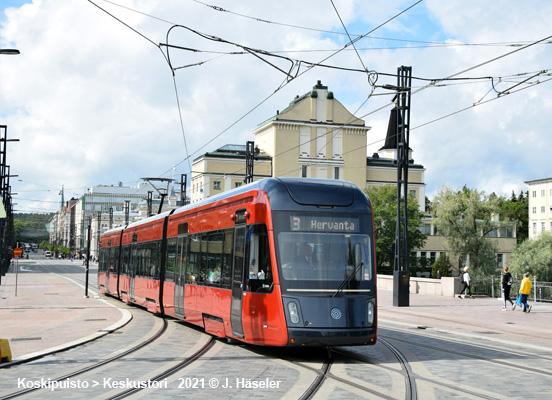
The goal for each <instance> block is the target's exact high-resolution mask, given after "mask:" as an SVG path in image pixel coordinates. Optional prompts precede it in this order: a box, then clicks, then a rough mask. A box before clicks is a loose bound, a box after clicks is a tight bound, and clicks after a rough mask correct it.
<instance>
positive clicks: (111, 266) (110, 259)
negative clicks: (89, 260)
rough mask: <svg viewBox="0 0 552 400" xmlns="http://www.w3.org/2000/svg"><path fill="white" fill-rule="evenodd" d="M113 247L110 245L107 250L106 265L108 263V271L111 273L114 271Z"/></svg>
mask: <svg viewBox="0 0 552 400" xmlns="http://www.w3.org/2000/svg"><path fill="white" fill-rule="evenodd" d="M115 250H116V249H115V248H114V247H110V248H109V250H108V262H107V263H108V265H109V273H110V274H113V273H115Z"/></svg>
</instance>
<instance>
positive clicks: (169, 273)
mask: <svg viewBox="0 0 552 400" xmlns="http://www.w3.org/2000/svg"><path fill="white" fill-rule="evenodd" d="M176 250H177V249H176V238H171V239H168V240H167V269H166V270H165V281H166V282H174V272H175V269H176V258H177V257H176Z"/></svg>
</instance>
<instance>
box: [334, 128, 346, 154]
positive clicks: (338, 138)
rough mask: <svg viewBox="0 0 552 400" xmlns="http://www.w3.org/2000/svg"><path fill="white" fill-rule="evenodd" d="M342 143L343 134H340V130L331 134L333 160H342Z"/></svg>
mask: <svg viewBox="0 0 552 400" xmlns="http://www.w3.org/2000/svg"><path fill="white" fill-rule="evenodd" d="M342 143H343V133H342V130H341V129H338V130H337V131H335V132H334V133H333V136H332V153H333V158H343V157H342V153H343V150H342V149H343V145H342Z"/></svg>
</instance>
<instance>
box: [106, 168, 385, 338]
mask: <svg viewBox="0 0 552 400" xmlns="http://www.w3.org/2000/svg"><path fill="white" fill-rule="evenodd" d="M305 249H306V250H305ZM309 249H310V250H309ZM306 253H309V255H308V256H305V254H306ZM306 260H309V264H308V266H305V265H302V263H304V262H306ZM375 277H376V273H375V243H374V240H373V218H372V210H371V205H370V203H369V200H368V199H367V198H366V196H365V195H364V194H362V192H361V191H360V189H358V188H356V186H354V185H353V184H350V183H348V182H343V181H323V180H315V179H293V178H287V179H285V178H281V179H278V178H270V179H265V180H262V181H259V182H256V183H253V184H250V185H246V186H243V187H241V188H238V189H235V190H233V191H230V192H227V193H224V194H222V195H218V196H214V197H213V198H210V199H207V200H205V201H203V202H200V203H197V204H192V205H187V206H184V207H181V208H179V209H177V210H172V211H170V212H167V213H162V214H159V215H157V216H154V217H150V218H147V219H145V220H142V221H139V222H135V223H132V224H130V225H128V226H126V227H124V228H116V229H113V230H110V231H108V232H106V233H104V234H103V235H102V237H101V251H100V267H99V269H98V282H99V287H100V289H101V291H102V292H103V293H106V294H109V295H112V296H115V297H118V298H120V299H121V300H122V301H124V302H129V303H133V304H137V305H139V306H142V307H144V308H147V309H148V310H149V311H151V312H153V313H160V314H165V315H168V316H171V317H174V318H178V319H183V320H185V321H187V322H189V323H192V324H195V325H198V326H201V327H203V328H204V329H205V331H206V332H208V333H210V334H212V335H215V336H219V337H230V338H234V339H238V340H241V341H244V342H247V343H253V344H259V345H270V346H286V345H334V344H335V345H347V344H351V345H358V344H374V343H375V341H376V286H375Z"/></svg>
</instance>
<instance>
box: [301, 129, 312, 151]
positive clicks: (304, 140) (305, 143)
mask: <svg viewBox="0 0 552 400" xmlns="http://www.w3.org/2000/svg"><path fill="white" fill-rule="evenodd" d="M310 141H311V138H310V128H309V127H308V126H302V127H301V128H300V132H299V157H308V156H309V153H310V151H309V149H310Z"/></svg>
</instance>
